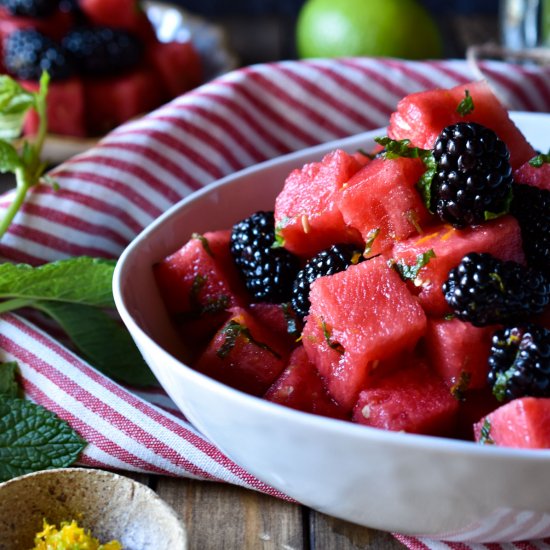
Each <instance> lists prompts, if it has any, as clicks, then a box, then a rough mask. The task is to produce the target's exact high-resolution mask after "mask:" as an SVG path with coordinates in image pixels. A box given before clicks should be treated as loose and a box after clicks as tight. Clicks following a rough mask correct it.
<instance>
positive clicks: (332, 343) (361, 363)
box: [302, 256, 426, 410]
mask: <svg viewBox="0 0 550 550" xmlns="http://www.w3.org/2000/svg"><path fill="white" fill-rule="evenodd" d="M310 301H311V308H310V313H309V315H308V317H307V319H306V324H305V327H304V330H303V338H302V341H303V344H304V348H305V349H306V351H307V354H308V356H309V358H310V360H311V361H313V362H314V363H315V365H316V367H317V368H318V369H319V372H320V373H321V375H322V376H323V377H324V378H325V379H326V381H327V387H328V390H329V392H330V393H331V395H332V396H333V397H334V398H335V399H336V401H337V402H338V403H340V404H341V405H342V406H344V407H345V408H347V409H348V410H349V409H351V407H352V406H353V405H354V403H355V401H356V400H357V396H358V394H359V391H360V390H361V389H362V388H363V387H364V385H365V383H366V381H367V379H368V375H369V373H370V372H371V371H373V370H374V369H375V368H376V367H377V365H378V364H379V363H380V361H383V360H385V359H389V358H391V357H393V356H396V355H398V354H400V353H402V352H403V351H404V350H410V349H412V348H413V347H414V346H415V344H416V343H417V341H418V340H419V338H420V337H421V336H422V335H423V334H424V331H425V328H426V316H425V315H424V312H423V311H422V308H421V307H420V306H419V304H418V302H417V300H416V299H415V298H414V296H412V295H411V293H410V292H409V290H408V289H407V286H406V284H405V283H404V282H403V281H402V280H401V278H400V277H399V275H398V274H397V273H396V272H395V271H394V270H393V269H391V268H390V267H388V265H387V262H386V260H385V258H383V257H380V256H379V257H376V258H373V259H371V260H368V261H365V262H362V263H360V264H357V265H352V266H350V267H349V268H348V269H347V270H346V271H342V272H340V273H337V274H335V275H331V276H329V277H321V278H319V279H317V280H316V281H315V282H314V283H313V284H312V287H311V292H310Z"/></svg>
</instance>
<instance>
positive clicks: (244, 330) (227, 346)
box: [216, 319, 281, 359]
mask: <svg viewBox="0 0 550 550" xmlns="http://www.w3.org/2000/svg"><path fill="white" fill-rule="evenodd" d="M222 334H223V335H224V337H225V339H224V342H223V344H222V345H221V347H220V348H218V350H217V351H216V355H217V356H218V357H219V358H220V359H224V358H225V357H227V356H228V355H229V353H230V352H231V350H232V349H233V348H234V347H235V345H236V343H237V339H238V338H239V337H242V338H244V339H245V340H246V341H247V342H250V343H251V344H254V345H255V346H257V347H259V348H261V349H264V350H266V351H268V352H269V353H271V354H272V355H273V356H275V357H276V358H277V359H281V356H280V355H279V354H278V353H277V352H276V351H275V350H274V349H273V348H271V347H270V346H268V345H267V344H265V343H264V342H259V341H258V340H256V339H255V338H254V337H253V336H252V333H251V332H250V330H249V328H248V327H247V326H245V325H242V324H241V323H239V322H237V321H235V320H233V319H232V320H231V321H229V322H228V323H227V325H225V327H224V328H223V329H222Z"/></svg>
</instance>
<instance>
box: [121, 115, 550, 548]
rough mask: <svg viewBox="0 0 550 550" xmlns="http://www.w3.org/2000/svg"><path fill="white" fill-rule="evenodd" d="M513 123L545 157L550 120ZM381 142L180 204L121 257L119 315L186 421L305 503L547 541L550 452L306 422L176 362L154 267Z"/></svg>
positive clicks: (427, 528) (429, 527) (307, 157)
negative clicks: (296, 180)
mask: <svg viewBox="0 0 550 550" xmlns="http://www.w3.org/2000/svg"><path fill="white" fill-rule="evenodd" d="M513 118H514V120H515V122H516V123H517V124H518V126H519V128H520V129H521V130H522V131H523V132H524V133H525V135H526V136H527V138H528V139H529V140H530V142H531V144H532V145H533V147H535V148H537V149H540V150H548V148H549V147H550V136H549V134H548V132H547V131H546V128H547V127H548V124H550V115H539V114H528V113H516V114H514V115H513ZM384 133H385V129H381V130H378V131H373V132H368V133H366V134H362V135H358V136H353V137H351V138H346V139H343V140H339V141H337V142H331V143H327V144H323V145H320V146H317V147H314V148H311V149H308V150H304V151H301V152H297V153H293V154H290V155H287V156H284V157H280V158H278V159H275V160H272V161H268V162H265V163H262V164H260V165H257V166H255V167H252V168H248V169H246V170H243V171H241V172H239V173H236V174H233V175H230V176H227V177H225V178H223V179H222V180H220V181H218V182H216V183H214V184H212V185H210V186H209V187H207V188H205V189H203V190H201V191H199V192H197V193H195V194H194V195H193V196H191V197H189V198H187V199H185V200H183V201H182V202H180V203H179V204H177V205H175V206H174V207H173V208H171V209H170V210H169V211H167V212H166V213H165V214H164V215H163V216H161V217H160V218H159V219H158V220H156V221H155V222H154V223H153V224H152V225H151V226H149V227H148V228H147V229H146V230H145V231H143V232H142V233H141V234H140V235H139V236H138V237H137V238H136V239H135V240H134V241H133V242H132V244H131V245H130V246H129V247H128V248H127V249H126V251H125V252H124V254H123V255H122V256H121V258H120V261H119V263H118V266H117V269H116V273H115V280H114V292H115V299H116V303H117V307H118V309H119V311H120V314H121V316H122V318H123V320H124V322H125V324H126V325H127V327H128V328H129V330H130V332H131V334H132V335H133V337H134V339H135V341H136V342H137V344H138V346H139V348H140V350H141V352H142V353H143V355H144V357H145V359H146V360H147V362H148V363H149V365H150V366H151V369H152V370H153V372H154V373H155V375H156V376H157V378H158V379H159V381H160V383H161V384H162V386H163V387H164V388H165V389H166V391H167V392H168V394H169V395H170V396H171V398H172V399H173V400H174V401H175V403H176V404H177V405H178V407H180V408H181V410H182V411H183V413H184V414H185V415H186V417H187V418H188V419H189V420H190V421H191V422H192V423H193V424H194V425H195V426H196V427H197V428H198V429H199V430H200V431H201V432H202V433H203V434H204V435H205V436H206V437H207V438H209V439H210V440H211V441H212V442H213V443H214V444H215V445H217V446H218V447H219V448H220V449H221V451H222V452H224V453H226V454H227V455H228V456H229V457H230V458H231V459H232V460H234V461H235V462H236V463H237V464H239V465H241V466H242V467H244V468H245V469H246V470H248V471H249V472H250V473H252V474H253V475H255V476H257V477H258V478H259V479H261V480H263V481H264V482H266V483H268V484H270V485H271V486H273V487H275V488H276V489H278V490H280V491H282V492H284V493H286V494H287V495H289V496H290V497H292V498H294V499H296V500H297V501H299V502H301V503H304V504H306V505H308V506H310V507H312V508H314V509H316V510H319V511H322V512H324V513H327V514H330V515H333V516H336V517H339V518H342V519H345V520H348V521H351V522H355V523H358V524H361V525H365V526H369V527H372V528H377V529H382V530H388V531H397V532H401V533H408V534H415V535H424V536H428V537H432V538H435V539H444V540H452V541H471V542H504V541H510V540H522V539H534V538H541V537H546V536H550V501H549V500H548V494H550V451H548V450H518V449H510V448H499V447H496V446H487V445H485V446H481V445H477V444H475V443H473V442H466V441H458V440H451V439H445V438H442V437H432V436H423V435H411V434H407V433H399V432H390V431H385V430H380V429H376V428H373V427H370V426H362V425H357V424H353V423H350V422H344V421H342V420H338V419H335V418H326V417H322V416H317V415H313V414H309V413H304V412H300V411H297V410H292V409H289V408H286V407H282V406H280V405H278V404H276V403H272V402H268V401H265V400H262V399H259V398H256V397H253V396H251V395H247V394H244V393H242V392H240V391H237V390H235V389H232V388H230V387H228V386H226V385H224V384H221V383H219V382H217V381H215V380H213V379H211V378H209V377H207V376H205V375H203V374H201V373H199V372H197V371H195V370H193V369H191V368H190V367H188V366H187V365H186V364H185V363H184V362H183V361H182V360H180V359H178V358H179V357H183V356H185V353H186V350H184V349H182V344H181V341H180V338H179V336H178V334H177V333H176V332H175V330H174V328H173V326H172V324H171V322H170V319H169V317H168V315H167V313H166V309H165V307H164V304H163V302H162V299H161V296H160V294H159V291H158V288H157V286H156V284H155V280H154V277H153V271H152V266H153V264H155V263H156V262H158V261H160V260H161V259H163V258H165V257H166V256H167V255H168V254H170V253H172V252H173V251H174V250H176V249H178V248H179V247H180V246H181V245H182V244H183V242H185V240H186V239H187V238H188V237H189V236H190V235H191V234H192V233H193V232H199V233H204V232H206V231H214V230H221V229H227V228H228V227H230V226H231V225H232V224H233V223H235V222H236V221H238V220H241V219H243V218H245V217H247V216H249V215H250V214H251V213H252V212H256V211H258V210H262V209H263V210H267V209H271V208H272V207H273V204H274V201H275V197H276V196H277V194H278V193H279V192H280V190H281V187H282V184H283V182H284V179H285V178H286V176H287V175H288V174H289V173H290V172H291V170H293V169H296V168H300V167H302V166H303V165H304V164H305V163H307V162H314V161H319V160H320V159H321V158H322V157H323V156H324V155H326V154H327V153H329V152H330V151H333V150H334V149H336V148H340V149H343V150H345V151H347V152H349V153H353V152H354V151H356V150H357V149H363V150H368V149H369V148H371V147H372V146H373V145H374V138H375V137H378V136H380V135H383V134H384ZM258 181H261V183H262V184H261V185H258ZM205 212H207V213H208V215H207V216H205ZM364 397H365V399H366V398H368V396H364Z"/></svg>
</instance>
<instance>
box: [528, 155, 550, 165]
mask: <svg viewBox="0 0 550 550" xmlns="http://www.w3.org/2000/svg"><path fill="white" fill-rule="evenodd" d="M549 163H550V153H541V154H540V155H537V156H535V157H533V158H532V159H531V160H530V161H529V164H530V165H531V166H532V167H533V168H541V167H542V165H543V164H549Z"/></svg>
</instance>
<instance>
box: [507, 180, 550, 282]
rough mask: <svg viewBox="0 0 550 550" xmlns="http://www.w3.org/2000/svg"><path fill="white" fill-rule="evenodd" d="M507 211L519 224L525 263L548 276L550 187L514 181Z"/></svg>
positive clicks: (549, 273) (549, 267)
mask: <svg viewBox="0 0 550 550" xmlns="http://www.w3.org/2000/svg"><path fill="white" fill-rule="evenodd" d="M512 189H513V199H512V203H511V205H510V213H511V214H512V215H513V216H515V217H516V219H517V220H518V223H519V226H520V228H521V237H522V243H523V250H524V252H525V257H526V259H527V263H528V264H529V265H530V266H532V267H536V268H537V269H540V270H541V271H542V272H544V273H545V274H546V275H547V276H550V191H549V190H547V189H539V188H537V187H533V186H532V185H524V184H519V183H514V185H513V187H512Z"/></svg>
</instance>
